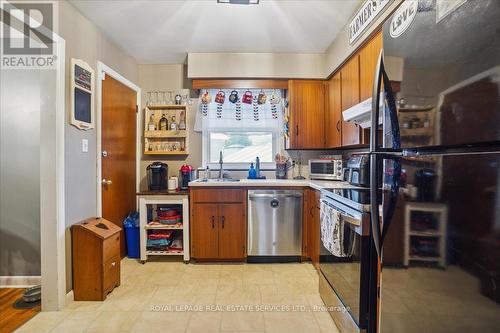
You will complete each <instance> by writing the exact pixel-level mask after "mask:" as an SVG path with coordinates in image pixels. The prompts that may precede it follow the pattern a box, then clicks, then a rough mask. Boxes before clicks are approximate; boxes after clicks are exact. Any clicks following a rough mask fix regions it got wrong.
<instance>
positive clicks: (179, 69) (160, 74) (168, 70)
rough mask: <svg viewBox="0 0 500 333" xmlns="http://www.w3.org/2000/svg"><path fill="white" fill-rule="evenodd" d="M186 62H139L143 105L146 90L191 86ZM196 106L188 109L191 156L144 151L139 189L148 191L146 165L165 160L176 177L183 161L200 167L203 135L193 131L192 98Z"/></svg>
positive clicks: (193, 108) (194, 112)
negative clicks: (185, 68) (150, 154)
mask: <svg viewBox="0 0 500 333" xmlns="http://www.w3.org/2000/svg"><path fill="white" fill-rule="evenodd" d="M184 72H185V71H184V65H182V64H178V65H140V66H139V86H140V87H141V89H142V105H143V106H145V105H146V102H147V100H146V98H147V97H146V96H147V95H146V93H147V92H148V91H169V90H170V91H174V92H179V91H180V90H182V89H188V88H189V86H186V84H187V83H186V80H185V75H184ZM192 101H193V105H192V106H191V107H190V108H189V110H188V112H187V118H186V119H187V125H188V128H187V129H188V136H189V147H188V150H189V155H188V156H187V157H180V156H147V155H144V154H141V163H140V164H141V170H140V171H141V173H140V188H141V189H142V190H146V189H147V187H148V185H147V180H146V167H147V166H148V165H149V164H151V163H152V162H154V161H162V162H164V163H167V164H168V173H169V176H177V175H178V173H179V169H180V167H181V166H182V165H183V164H190V165H192V166H193V167H195V168H198V167H200V166H201V134H200V133H197V132H194V130H193V129H194V122H195V115H196V110H197V108H198V105H197V103H198V99H196V98H195V99H192ZM140 118H141V124H140V125H141V132H142V131H144V109H143V110H141V117H140ZM142 140H143V139H142V138H141V149H142V150H144V143H143V141H142Z"/></svg>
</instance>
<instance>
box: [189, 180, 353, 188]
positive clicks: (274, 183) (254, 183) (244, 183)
mask: <svg viewBox="0 0 500 333" xmlns="http://www.w3.org/2000/svg"><path fill="white" fill-rule="evenodd" d="M189 187H311V188H313V189H315V190H322V189H324V188H332V187H335V188H352V187H355V186H353V185H349V183H347V182H343V181H332V180H311V179H304V180H295V179H240V180H239V181H222V182H221V181H218V180H215V179H209V180H208V181H205V180H203V179H197V180H194V181H192V182H190V183H189Z"/></svg>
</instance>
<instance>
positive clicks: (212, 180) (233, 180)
mask: <svg viewBox="0 0 500 333" xmlns="http://www.w3.org/2000/svg"><path fill="white" fill-rule="evenodd" d="M198 181H199V182H200V183H208V182H239V181H240V180H239V179H236V178H222V179H220V178H215V179H206V178H204V179H200V180H198Z"/></svg>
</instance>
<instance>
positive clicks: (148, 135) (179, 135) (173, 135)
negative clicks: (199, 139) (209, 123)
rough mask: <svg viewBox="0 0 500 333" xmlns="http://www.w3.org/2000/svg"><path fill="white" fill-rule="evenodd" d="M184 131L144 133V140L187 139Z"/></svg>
mask: <svg viewBox="0 0 500 333" xmlns="http://www.w3.org/2000/svg"><path fill="white" fill-rule="evenodd" d="M187 135H188V134H187V131H186V130H178V131H144V137H145V138H185V137H187Z"/></svg>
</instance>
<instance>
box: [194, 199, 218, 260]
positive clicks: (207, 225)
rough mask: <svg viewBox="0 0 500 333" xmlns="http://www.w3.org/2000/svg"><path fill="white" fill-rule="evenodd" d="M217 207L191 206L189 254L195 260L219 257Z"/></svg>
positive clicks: (210, 205)
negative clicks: (190, 253) (190, 245)
mask: <svg viewBox="0 0 500 333" xmlns="http://www.w3.org/2000/svg"><path fill="white" fill-rule="evenodd" d="M218 215H219V210H218V205H217V204H196V205H194V206H193V219H192V221H193V223H192V224H191V238H192V241H191V244H192V247H191V252H192V255H193V257H194V258H196V259H216V258H218V257H219V227H218V224H219V222H218Z"/></svg>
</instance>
